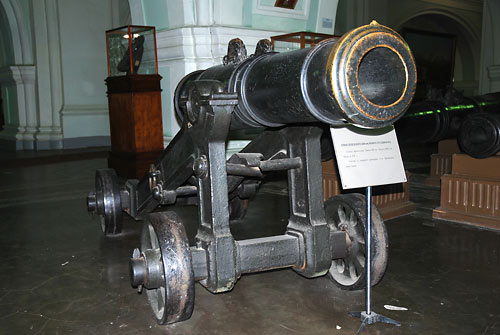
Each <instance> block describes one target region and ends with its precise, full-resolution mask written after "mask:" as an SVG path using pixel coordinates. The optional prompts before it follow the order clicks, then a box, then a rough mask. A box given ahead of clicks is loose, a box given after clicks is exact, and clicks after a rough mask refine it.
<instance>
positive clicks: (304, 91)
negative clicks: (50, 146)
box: [87, 22, 416, 324]
mask: <svg viewBox="0 0 500 335" xmlns="http://www.w3.org/2000/svg"><path fill="white" fill-rule="evenodd" d="M268 46H269V43H268V42H265V41H262V42H259V44H258V48H257V50H256V52H255V53H254V54H253V55H252V56H250V57H246V50H245V49H244V45H243V43H242V42H241V41H239V40H233V41H232V43H230V46H229V51H228V55H227V56H226V57H225V58H224V64H223V65H220V66H215V67H212V68H209V69H207V70H203V71H196V72H194V73H191V74H188V75H187V76H186V77H184V78H183V79H182V80H181V81H180V83H179V85H178V86H177V88H176V91H175V98H174V106H175V109H176V113H177V115H178V116H179V118H180V119H181V120H182V127H181V129H180V131H179V132H178V133H177V135H176V136H175V138H174V139H173V140H172V142H171V143H170V144H169V145H168V146H167V147H166V148H165V150H164V152H163V154H162V155H161V157H159V158H158V159H157V160H156V162H155V163H154V164H152V165H151V168H150V170H149V172H148V173H147V174H146V175H145V176H144V177H143V178H142V179H141V180H128V181H127V182H126V183H125V185H124V187H119V184H118V180H117V177H116V174H115V173H114V171H113V170H110V169H103V170H98V171H97V172H96V190H95V192H91V193H90V194H89V196H88V199H87V206H88V209H89V211H91V212H96V213H97V214H98V215H99V217H100V219H101V224H102V229H103V232H104V233H105V234H106V235H113V234H118V233H120V231H121V228H122V220H123V212H124V213H126V214H127V215H129V216H131V217H133V218H134V219H136V220H141V221H144V222H143V230H142V235H141V246H140V248H137V249H135V250H134V251H133V255H132V258H131V259H130V273H131V282H132V285H133V286H134V287H138V288H139V290H141V289H142V290H145V291H146V294H147V297H148V301H149V303H150V305H151V308H152V310H153V312H154V315H155V317H156V319H157V321H158V323H160V324H168V323H174V322H178V321H182V320H186V319H188V318H190V316H191V314H192V311H193V307H194V283H195V282H199V283H200V284H201V285H203V286H204V287H205V288H206V289H208V290H209V291H210V292H212V293H219V292H226V291H229V290H231V289H232V288H233V286H234V284H235V283H236V281H237V280H238V278H239V277H240V276H241V275H242V274H245V273H252V272H259V271H266V270H271V269H277V268H292V269H293V270H295V271H296V272H297V273H299V274H300V275H302V276H305V277H307V278H313V277H318V276H323V275H325V274H327V273H328V274H329V276H330V277H331V278H332V280H333V281H334V282H335V283H336V284H337V285H339V286H340V287H341V288H344V289H362V288H364V285H365V277H364V275H363V274H364V269H365V265H366V264H365V259H366V258H365V255H364V252H365V251H364V250H365V248H364V244H365V233H366V227H365V224H366V213H364V203H365V201H366V199H365V198H364V197H363V196H361V195H356V194H350V195H340V196H336V197H333V198H331V199H329V200H327V201H326V202H325V203H323V192H322V173H321V145H320V138H321V135H322V132H323V131H322V128H321V126H320V125H322V124H326V125H329V126H343V125H345V124H354V125H358V126H360V127H365V128H378V127H385V126H388V125H391V124H392V123H393V122H394V121H396V120H397V119H398V118H399V117H401V116H402V115H403V113H404V111H405V110H406V109H407V108H408V105H409V104H410V102H411V100H412V98H413V94H414V91H415V85H416V71H415V64H414V61H413V57H412V55H411V52H410V50H409V48H408V46H407V45H406V43H405V42H404V41H403V40H402V39H401V37H400V36H399V35H398V34H397V33H395V32H394V31H392V30H391V29H389V28H387V27H384V26H382V25H379V24H378V23H376V22H372V23H371V24H370V25H366V26H362V27H360V28H357V29H355V30H353V31H351V32H349V33H347V34H346V35H344V36H343V37H342V38H340V39H329V40H325V41H322V42H320V43H319V44H317V45H316V46H315V47H313V48H310V49H301V50H296V51H291V52H287V53H282V54H280V53H274V52H272V51H270V50H269V48H268ZM243 128H265V130H264V131H263V132H262V133H261V134H260V135H259V136H258V137H257V138H255V139H254V140H252V141H251V142H250V143H249V144H248V145H247V146H246V147H245V148H244V149H243V150H242V151H241V152H240V153H237V154H234V155H233V156H232V157H230V158H229V159H228V160H227V161H226V157H225V155H226V153H225V143H226V140H227V137H228V133H229V131H230V130H231V129H243ZM270 171H287V175H288V191H289V201H290V206H289V208H290V216H289V219H288V225H287V229H286V232H285V234H283V235H279V236H271V237H262V238H254V239H248V240H235V239H234V237H233V236H232V234H231V231H230V228H229V224H230V219H231V218H242V217H243V216H244V213H245V208H246V206H247V205H248V201H247V199H249V198H251V197H253V196H255V194H256V192H257V189H258V187H259V185H260V182H261V179H262V177H263V176H264V175H265V174H266V173H268V172H270ZM178 202H195V203H197V206H198V208H197V209H198V218H199V225H198V230H197V234H196V238H195V240H196V242H195V244H194V245H191V246H190V245H189V243H188V240H187V237H186V232H185V229H184V226H183V223H182V222H181V219H180V217H179V216H178V215H177V214H176V213H175V207H172V206H168V207H165V208H167V209H168V210H166V211H158V207H163V206H167V205H175V204H176V203H178ZM172 208H174V210H172ZM372 218H373V242H372V243H373V244H372V248H373V249H372V267H371V269H372V270H371V273H372V284H373V285H375V284H376V283H378V282H379V281H380V280H381V278H382V276H383V274H384V271H385V267H386V264H387V248H388V240H387V233H386V231H385V226H384V223H383V221H382V219H381V217H380V215H379V214H378V212H377V210H376V209H373V211H372Z"/></svg>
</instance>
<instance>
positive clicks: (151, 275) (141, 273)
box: [129, 231, 348, 289]
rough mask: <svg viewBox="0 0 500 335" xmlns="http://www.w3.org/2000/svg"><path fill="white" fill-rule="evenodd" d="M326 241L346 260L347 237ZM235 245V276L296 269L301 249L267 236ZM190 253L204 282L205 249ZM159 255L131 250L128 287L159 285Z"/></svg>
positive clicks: (295, 242)
mask: <svg viewBox="0 0 500 335" xmlns="http://www.w3.org/2000/svg"><path fill="white" fill-rule="evenodd" d="M330 239H331V240H332V241H335V242H334V243H332V244H331V246H332V247H331V257H332V259H339V258H344V257H346V256H347V255H348V247H347V245H346V241H347V234H346V233H345V232H342V231H337V232H334V231H331V232H330ZM235 242H236V249H237V255H238V260H237V262H236V265H237V269H236V273H237V276H238V277H239V276H240V275H241V274H244V273H254V272H262V271H268V270H273V269H280V268H289V267H298V266H300V263H301V257H302V256H301V253H300V249H301V247H303V245H302V246H301V242H300V239H299V238H297V237H295V236H290V235H282V236H271V237H263V238H255V239H249V240H244V241H235ZM190 253H191V262H192V267H193V272H194V279H195V281H202V280H205V279H206V278H207V274H208V270H207V255H206V250H205V249H203V248H198V247H191V248H190ZM159 254H160V250H159V248H156V249H148V250H144V251H142V252H139V250H138V249H135V250H134V254H133V256H132V258H131V259H130V263H129V269H130V282H131V283H132V286H134V287H139V286H141V285H142V286H144V287H145V288H147V289H155V288H159V287H160V286H161V284H162V282H161V278H162V276H163V275H164V274H163V270H162V269H163V266H162V260H161V258H160V257H159Z"/></svg>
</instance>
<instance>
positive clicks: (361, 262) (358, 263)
mask: <svg viewBox="0 0 500 335" xmlns="http://www.w3.org/2000/svg"><path fill="white" fill-rule="evenodd" d="M353 263H354V266H355V267H356V270H357V272H358V274H363V273H364V272H365V256H363V255H359V254H358V255H357V256H356V257H354V261H353Z"/></svg>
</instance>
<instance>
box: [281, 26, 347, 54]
mask: <svg viewBox="0 0 500 335" xmlns="http://www.w3.org/2000/svg"><path fill="white" fill-rule="evenodd" d="M332 37H333V38H335V37H336V38H338V37H339V36H335V35H328V34H320V33H311V32H306V31H299V32H296V33H290V34H284V35H277V36H271V43H272V45H273V50H274V51H277V52H286V51H292V50H296V49H303V48H309V47H313V46H315V45H316V43H318V42H320V41H322V40H326V39H327V38H332Z"/></svg>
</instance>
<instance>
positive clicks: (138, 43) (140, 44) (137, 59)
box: [116, 36, 144, 76]
mask: <svg viewBox="0 0 500 335" xmlns="http://www.w3.org/2000/svg"><path fill="white" fill-rule="evenodd" d="M143 52H144V36H138V37H136V38H134V39H133V40H132V51H130V49H129V48H127V50H125V53H124V54H123V58H122V59H121V60H120V63H118V65H117V66H116V69H117V70H118V71H120V72H125V73H126V75H127V76H129V75H130V74H131V73H137V70H138V69H139V66H140V65H141V60H142V54H143ZM131 59H133V60H134V64H133V65H132V69H131V68H130V60H131Z"/></svg>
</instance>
